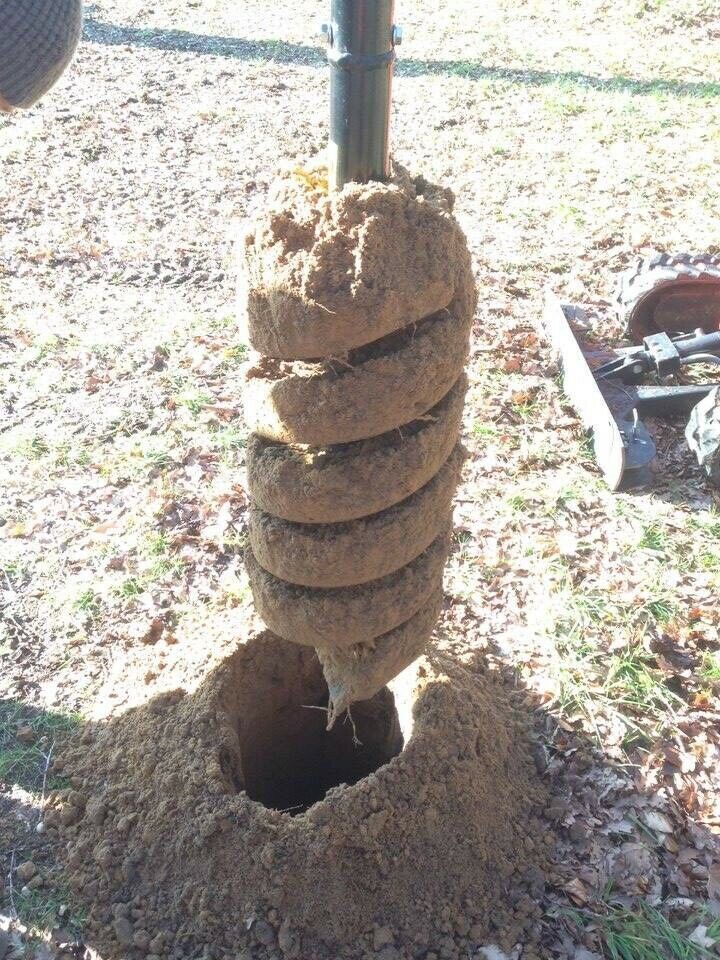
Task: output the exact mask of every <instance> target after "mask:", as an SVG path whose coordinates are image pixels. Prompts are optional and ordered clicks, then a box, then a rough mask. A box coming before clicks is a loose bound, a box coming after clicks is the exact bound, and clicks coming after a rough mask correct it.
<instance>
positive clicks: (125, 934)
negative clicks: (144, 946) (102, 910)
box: [112, 917, 133, 946]
mask: <svg viewBox="0 0 720 960" xmlns="http://www.w3.org/2000/svg"><path fill="white" fill-rule="evenodd" d="M112 926H113V930H114V931H115V936H116V937H117V938H118V941H119V942H120V943H121V944H122V945H123V946H130V944H131V943H132V942H133V928H132V924H131V923H130V921H129V920H128V918H127V917H118V918H117V920H115V921H114V922H113V925H112Z"/></svg>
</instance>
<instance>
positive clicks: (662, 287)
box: [616, 253, 720, 343]
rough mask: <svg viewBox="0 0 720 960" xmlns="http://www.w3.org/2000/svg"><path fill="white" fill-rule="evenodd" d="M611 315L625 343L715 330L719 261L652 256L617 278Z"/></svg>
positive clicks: (719, 315)
mask: <svg viewBox="0 0 720 960" xmlns="http://www.w3.org/2000/svg"><path fill="white" fill-rule="evenodd" d="M616 309H617V313H618V316H619V318H620V321H621V323H623V324H624V326H625V328H626V330H627V335H628V337H629V338H630V339H631V340H633V341H634V342H635V343H642V342H643V340H644V338H645V337H648V336H651V335H652V334H655V333H662V332H666V333H672V334H678V333H690V332H692V331H694V330H698V329H701V330H703V331H705V332H710V331H714V330H720V256H692V255H691V254H687V253H681V254H675V255H671V254H667V253H655V254H653V255H652V256H650V257H646V258H645V259H642V260H639V261H638V262H637V264H636V265H635V266H634V267H632V268H631V269H629V270H627V271H626V272H625V273H624V274H622V276H621V278H620V284H619V288H618V292H617V295H616Z"/></svg>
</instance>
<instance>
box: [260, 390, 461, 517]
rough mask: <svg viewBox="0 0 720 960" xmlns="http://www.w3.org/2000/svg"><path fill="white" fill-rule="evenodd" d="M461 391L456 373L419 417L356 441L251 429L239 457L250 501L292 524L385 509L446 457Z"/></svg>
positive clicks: (411, 490) (457, 426)
mask: <svg viewBox="0 0 720 960" xmlns="http://www.w3.org/2000/svg"><path fill="white" fill-rule="evenodd" d="M466 390H467V377H466V376H465V374H462V376H460V377H459V379H458V380H457V382H456V383H455V384H454V386H453V387H452V389H451V390H450V391H448V393H446V394H445V396H444V397H443V399H442V400H441V401H440V403H437V404H435V406H434V407H432V408H431V409H430V410H428V412H427V413H426V414H424V415H423V416H422V417H420V418H419V419H417V420H412V421H411V422H410V423H406V424H405V425H404V426H403V427H401V428H400V429H396V430H390V431H388V432H387V433H383V434H381V435H380V436H378V437H370V438H369V439H368V440H357V441H355V442H354V443H345V444H339V445H337V446H330V447H320V448H312V447H304V446H300V445H293V444H284V443H278V442H276V441H273V440H266V439H265V438H264V437H260V436H258V435H257V434H251V435H250V437H249V439H248V444H247V449H246V451H245V462H246V465H247V486H248V492H249V494H250V497H251V499H252V501H253V502H254V503H255V504H256V505H257V506H258V507H259V508H260V509H261V510H264V511H265V512H266V513H271V514H272V515H273V516H275V517H281V518H282V519H284V520H294V521H295V522H296V523H337V522H340V521H346V520H356V519H357V518H358V517H367V516H369V515H370V514H373V513H379V512H380V511H381V510H386V509H387V508H388V507H390V506H392V505H393V504H394V503H398V502H399V501H401V500H404V499H405V498H406V497H409V496H410V495H411V494H413V493H415V491H416V490H419V489H420V488H421V487H423V486H424V485H425V484H426V483H427V482H428V481H429V480H430V479H431V478H432V477H433V476H434V475H435V474H436V473H437V471H438V470H439V469H440V468H441V467H442V465H443V464H444V463H445V461H446V460H447V458H448V457H449V456H450V453H451V451H452V448H453V447H454V445H455V442H456V440H457V436H458V434H459V432H460V423H461V420H462V411H463V403H464V400H465V391H466Z"/></svg>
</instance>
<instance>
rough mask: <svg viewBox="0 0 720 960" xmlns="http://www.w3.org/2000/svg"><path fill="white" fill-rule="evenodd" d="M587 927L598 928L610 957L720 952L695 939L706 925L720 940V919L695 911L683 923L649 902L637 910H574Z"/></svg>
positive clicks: (666, 959)
mask: <svg viewBox="0 0 720 960" xmlns="http://www.w3.org/2000/svg"><path fill="white" fill-rule="evenodd" d="M569 913H570V916H571V918H572V920H573V921H574V922H575V923H576V924H577V926H578V927H580V928H581V929H583V930H588V929H590V930H594V931H595V932H596V933H597V934H598V936H599V939H600V941H601V944H602V948H603V956H604V957H606V958H608V960H706V958H710V957H712V956H717V954H716V952H715V951H714V950H713V951H711V950H709V949H708V948H706V947H704V946H702V944H700V943H697V942H695V940H691V939H690V937H691V935H692V933H693V931H694V930H695V929H696V928H697V927H698V926H701V925H703V926H706V927H707V932H706V936H707V937H708V938H709V939H710V940H720V919H715V920H712V918H707V919H704V918H703V915H702V914H697V913H695V914H693V915H692V916H691V917H690V918H689V919H688V920H686V921H683V922H671V921H670V920H668V918H667V917H666V916H665V915H664V914H663V913H661V912H660V911H659V910H657V909H655V908H654V907H651V906H649V905H647V904H645V903H643V904H640V905H639V906H638V907H637V908H636V909H628V908H625V907H609V908H608V910H607V912H606V913H603V914H600V913H591V912H589V911H570V912H569Z"/></svg>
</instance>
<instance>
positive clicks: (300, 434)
mask: <svg viewBox="0 0 720 960" xmlns="http://www.w3.org/2000/svg"><path fill="white" fill-rule="evenodd" d="M452 207H453V196H452V194H451V193H450V191H448V190H446V189H442V188H440V187H437V186H434V185H432V184H430V183H428V182H427V181H426V180H424V179H423V178H422V177H412V176H410V174H409V173H408V172H407V171H406V170H404V169H403V168H402V167H401V166H399V165H398V164H395V165H394V169H393V174H392V177H391V178H390V180H389V181H388V182H387V183H380V182H377V181H371V182H369V183H366V184H359V183H350V184H347V185H346V186H345V187H344V188H343V189H342V190H341V191H339V192H336V193H330V192H329V191H328V189H327V182H326V180H325V178H324V176H323V173H322V171H317V172H309V173H308V172H300V171H294V172H290V173H288V174H286V175H285V176H282V177H280V178H279V180H278V181H277V182H276V184H275V187H274V189H273V191H272V193H271V196H270V199H269V202H268V205H267V207H266V209H265V211H264V212H263V213H262V215H261V216H260V217H259V219H258V220H257V222H256V223H255V225H254V227H253V229H252V230H251V231H250V232H249V233H248V234H247V235H246V237H245V238H244V241H243V243H242V244H241V257H242V261H243V262H242V264H241V269H242V270H243V273H244V299H243V303H242V316H241V319H242V323H243V325H244V328H245V336H246V338H247V340H248V341H249V343H250V345H251V347H252V348H253V350H255V351H256V353H255V355H254V356H253V357H252V358H251V359H250V360H249V362H248V367H247V370H246V376H247V388H246V391H245V412H246V418H247V420H248V423H249V425H250V428H251V430H252V431H253V432H252V435H251V438H250V442H249V444H248V450H247V471H248V489H249V494H250V498H251V502H252V506H251V510H250V515H249V526H250V546H249V554H248V562H247V570H248V574H249V578H250V584H251V587H252V590H253V594H254V597H255V602H256V605H257V608H258V611H259V613H260V615H261V616H262V617H263V619H264V620H265V622H266V623H267V625H268V626H269V627H270V628H271V629H272V630H273V631H275V632H276V633H277V634H278V635H280V636H282V637H284V638H285V639H287V640H291V641H294V642H296V643H301V644H310V645H313V646H315V647H316V649H317V651H318V655H319V657H320V661H321V663H322V664H323V668H324V670H325V675H326V679H327V681H328V687H329V690H330V704H329V722H330V723H331V724H332V722H333V720H334V719H335V717H337V716H338V714H339V713H340V712H341V711H342V710H344V709H345V708H346V707H348V706H349V705H350V704H351V703H353V702H355V701H357V700H364V699H368V698H369V697H371V696H373V695H374V694H375V693H376V692H377V691H378V690H380V689H381V688H382V687H383V686H384V685H385V684H386V683H387V682H388V681H389V680H391V679H392V678H393V677H394V676H395V675H396V674H397V673H399V672H400V671H401V670H402V669H404V667H406V666H407V665H408V664H409V663H410V662H412V661H413V660H414V659H415V658H416V657H417V656H418V655H419V654H420V653H421V652H422V650H423V648H424V646H425V644H426V642H427V640H428V639H429V636H430V634H431V633H432V630H433V628H434V625H435V621H436V619H437V615H438V612H439V610H440V607H441V603H442V576H443V566H444V562H445V559H446V557H447V553H448V549H449V544H450V537H449V531H450V524H451V515H452V498H453V495H454V491H455V488H456V486H457V483H458V481H459V475H460V469H461V466H462V460H463V456H464V451H463V449H462V446H461V445H460V444H459V442H458V437H459V431H460V411H461V408H462V398H463V395H464V391H465V387H466V380H465V375H464V372H463V367H464V364H465V360H466V357H467V352H468V343H469V335H470V327H471V323H472V318H473V314H474V310H475V303H476V294H475V286H474V281H473V275H472V269H471V264H470V256H469V253H468V249H467V244H466V241H465V237H464V235H463V232H462V230H461V229H460V227H459V225H458V223H457V221H456V220H455V218H454V217H453V215H452ZM305 338H306V339H305ZM425 436H427V437H428V438H429V440H430V439H431V440H432V444H433V446H432V447H430V446H428V445H427V444H426V442H425V441H424V437H425ZM428 442H429V441H428ZM436 450H437V451H439V452H440V456H438V455H437V453H436ZM430 455H431V456H430ZM388 463H390V464H391V465H392V469H388V468H387V464H388Z"/></svg>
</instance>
